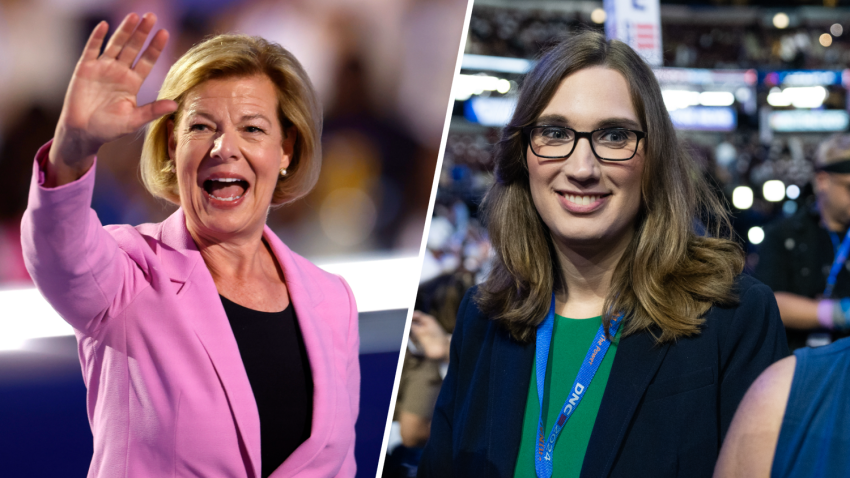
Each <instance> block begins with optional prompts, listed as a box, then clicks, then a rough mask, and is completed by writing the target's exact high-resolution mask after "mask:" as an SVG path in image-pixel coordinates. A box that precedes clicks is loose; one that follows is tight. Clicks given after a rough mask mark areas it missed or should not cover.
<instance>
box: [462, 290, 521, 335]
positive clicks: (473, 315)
mask: <svg viewBox="0 0 850 478" xmlns="http://www.w3.org/2000/svg"><path fill="white" fill-rule="evenodd" d="M478 287H479V286H478V285H475V286H472V287H470V288H469V290H467V291H466V294H465V295H464V296H463V301H461V303H460V307H458V311H457V323H456V324H455V332H454V333H455V335H457V334H458V333H462V334H463V336H464V337H470V338H472V339H473V340H474V341H479V340H483V339H484V338H485V337H491V338H493V337H496V336H497V335H506V336H507V335H509V334H508V332H507V331H506V330H504V328H503V327H502V326H500V325H499V324H498V323H497V322H496V321H495V320H492V318H491V317H490V316H488V315H487V314H485V313H484V312H483V311H482V310H481V309H480V308H479V306H478V302H477V300H476V298H477V296H478Z"/></svg>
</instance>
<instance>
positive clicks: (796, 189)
mask: <svg viewBox="0 0 850 478" xmlns="http://www.w3.org/2000/svg"><path fill="white" fill-rule="evenodd" d="M785 195H786V196H788V199H797V198H798V197H800V186H797V185H796V184H790V185H788V187H787V188H785Z"/></svg>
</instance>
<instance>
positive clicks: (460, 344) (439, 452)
mask: <svg viewBox="0 0 850 478" xmlns="http://www.w3.org/2000/svg"><path fill="white" fill-rule="evenodd" d="M736 291H737V293H738V297H739V299H740V302H739V304H738V305H737V306H734V307H719V306H715V307H712V308H711V309H710V310H709V312H708V313H707V314H706V321H705V325H704V326H703V329H702V333H700V334H699V335H697V336H694V337H688V338H682V339H679V340H678V341H676V342H675V343H673V344H670V343H665V344H661V345H658V344H657V343H656V341H655V338H654V337H653V335H652V334H650V333H648V332H641V333H636V334H632V335H629V336H627V337H623V338H622V339H620V343H619V345H618V349H617V354H616V355H615V356H614V364H613V366H612V368H611V375H610V377H609V379H608V384H607V386H606V388H605V394H604V396H603V398H602V404H601V405H600V408H599V414H598V415H597V417H596V422H595V424H594V426H593V432H592V433H591V436H590V443H589V444H588V446H587V453H586V454H585V457H584V464H583V466H582V470H581V477H582V478H591V477H593V478H597V477H626V476H630V477H632V476H647V477H650V476H651V477H684V476H687V477H702V476H705V477H710V476H711V475H712V472H713V470H714V464H715V462H716V460H717V455H718V453H719V451H720V445H721V443H722V441H723V438H724V437H725V435H726V432H727V431H728V429H729V425H730V423H731V422H732V417H733V416H734V414H735V409H736V408H737V407H738V403H739V402H740V401H741V399H742V398H743V396H744V393H745V392H746V391H747V388H749V386H750V384H751V383H752V382H753V381H754V380H755V379H756V377H758V375H759V374H760V373H761V372H762V371H763V370H764V369H765V368H767V367H768V366H769V365H770V364H772V363H773V362H776V361H777V360H779V359H781V358H783V357H785V356H787V355H788V354H789V352H788V345H787V343H786V340H785V329H784V328H783V326H782V322H781V320H780V318H779V310H778V308H777V306H776V300H775V299H774V297H773V293H772V292H771V290H770V289H769V288H768V287H767V286H765V285H764V284H762V283H760V282H758V281H757V280H755V279H753V278H752V277H749V276H746V275H742V276H739V277H738V278H737V279H736ZM474 294H475V289H472V290H470V291H469V292H468V293H467V294H466V297H464V299H463V302H462V303H461V306H460V310H459V312H458V318H457V325H456V326H455V330H454V335H453V336H452V343H451V360H450V364H449V371H448V374H447V375H446V379H445V381H444V382H443V387H442V389H441V391H440V396H439V398H438V400H437V406H436V409H435V411H434V417H433V421H432V423H431V437H430V439H429V440H428V444H427V445H426V447H425V451H424V453H423V455H422V461H421V463H420V465H419V476H420V477H435V478H445V477H452V476H454V477H471V476H475V477H491V478H496V477H512V476H513V474H514V468H515V466H516V460H517V454H518V452H519V441H520V437H521V435H522V420H523V415H524V412H525V405H526V398H527V396H528V387H529V385H530V382H531V373H532V367H533V363H534V349H535V345H534V343H533V342H532V343H530V344H520V343H519V342H517V341H515V340H513V339H512V338H511V337H510V336H509V335H508V333H507V332H506V331H505V329H504V328H503V327H501V326H499V325H498V324H497V323H496V322H494V321H492V320H489V319H488V318H487V317H485V316H484V314H483V313H482V312H481V311H480V310H479V309H478V307H477V306H476V305H475V303H474V301H473V300H471V297H472V296H473V295H474ZM588 346H589V344H588Z"/></svg>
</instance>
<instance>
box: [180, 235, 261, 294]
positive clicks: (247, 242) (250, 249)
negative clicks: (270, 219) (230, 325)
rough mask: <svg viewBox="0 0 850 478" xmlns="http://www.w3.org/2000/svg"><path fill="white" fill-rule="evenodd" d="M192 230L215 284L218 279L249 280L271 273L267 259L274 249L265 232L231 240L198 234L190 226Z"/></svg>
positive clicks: (217, 282) (193, 237)
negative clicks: (271, 247) (269, 243)
mask: <svg viewBox="0 0 850 478" xmlns="http://www.w3.org/2000/svg"><path fill="white" fill-rule="evenodd" d="M189 233H190V234H191V236H192V239H194V240H195V244H196V245H197V246H198V250H199V251H200V252H201V257H203V258H204V262H205V263H206V265H207V268H208V269H209V271H210V274H211V275H212V276H213V280H214V281H215V282H216V284H219V281H240V282H243V283H244V282H250V281H251V280H252V279H256V278H258V277H262V276H264V275H266V274H267V273H268V271H267V269H269V267H268V265H267V262H268V259H269V258H270V254H271V252H270V251H269V250H268V246H267V245H266V243H265V241H264V240H263V235H262V231H260V232H259V233H258V234H252V235H251V236H250V237H248V236H238V237H233V238H229V239H228V240H222V239H220V238H215V237H211V236H209V235H206V234H202V233H197V232H195V231H192V229H191V228H190V229H189ZM219 289H221V288H219Z"/></svg>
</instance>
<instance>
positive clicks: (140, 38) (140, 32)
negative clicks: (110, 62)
mask: <svg viewBox="0 0 850 478" xmlns="http://www.w3.org/2000/svg"><path fill="white" fill-rule="evenodd" d="M154 23H156V15H154V14H153V13H146V14H144V15H143V16H142V21H141V22H140V23H139V26H138V27H137V28H136V30H135V31H134V32H133V34H132V35H131V36H130V39H129V40H128V41H127V43H126V44H125V45H124V48H122V49H121V53H119V54H118V58H117V60H118V62H119V63H123V64H125V65H127V66H131V65H132V64H133V62H134V61H135V60H136V55H138V54H139V50H141V49H142V46H143V45H144V44H145V40H147V39H148V34H150V32H151V30H152V29H153V25H154Z"/></svg>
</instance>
